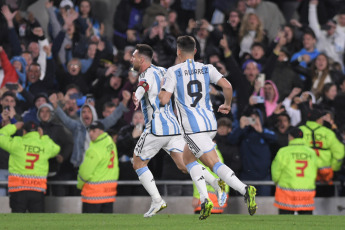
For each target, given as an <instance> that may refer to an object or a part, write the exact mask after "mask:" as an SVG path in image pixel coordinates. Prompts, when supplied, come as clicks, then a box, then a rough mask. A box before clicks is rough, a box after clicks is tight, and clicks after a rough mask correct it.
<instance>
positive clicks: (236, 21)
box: [223, 10, 242, 60]
mask: <svg viewBox="0 0 345 230" xmlns="http://www.w3.org/2000/svg"><path fill="white" fill-rule="evenodd" d="M241 17H242V15H241V13H240V12H238V11H237V10H231V11H230V13H229V18H226V20H224V24H223V34H224V35H225V36H226V40H227V42H228V46H229V48H230V50H231V51H232V53H233V54H234V56H235V57H236V60H239V58H238V57H239V54H240V45H239V42H238V34H239V31H240V27H241Z"/></svg>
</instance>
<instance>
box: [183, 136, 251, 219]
mask: <svg viewBox="0 0 345 230" xmlns="http://www.w3.org/2000/svg"><path fill="white" fill-rule="evenodd" d="M215 134H216V132H209V133H197V134H193V135H190V137H189V139H191V141H192V142H193V143H194V145H195V146H197V150H198V152H197V154H196V156H197V157H199V160H200V161H201V162H202V163H203V164H204V165H206V166H207V167H209V168H210V169H212V171H213V172H214V173H215V174H217V175H218V176H219V178H220V179H222V180H223V181H225V183H227V184H228V185H229V186H230V187H232V188H233V189H235V190H236V191H238V192H239V193H241V194H242V195H243V196H244V198H245V201H246V203H247V206H248V212H249V214H250V215H253V214H254V213H255V211H256V208H257V205H256V203H255V195H256V189H255V188H254V187H253V186H247V185H245V184H244V183H242V182H241V181H240V180H239V179H238V178H237V177H236V175H235V173H234V172H233V171H232V170H231V169H230V168H229V167H228V166H226V165H225V164H223V163H221V162H220V161H219V158H218V155H217V152H216V150H215V148H214V146H215V144H214V143H213V141H212V139H213V138H214V136H215Z"/></svg>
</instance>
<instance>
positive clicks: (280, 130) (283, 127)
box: [269, 107, 292, 160]
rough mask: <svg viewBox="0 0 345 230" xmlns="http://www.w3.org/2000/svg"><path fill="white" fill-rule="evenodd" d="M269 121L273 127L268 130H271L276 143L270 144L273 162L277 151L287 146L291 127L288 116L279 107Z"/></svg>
mask: <svg viewBox="0 0 345 230" xmlns="http://www.w3.org/2000/svg"><path fill="white" fill-rule="evenodd" d="M269 119H271V120H272V123H273V125H274V126H273V127H270V128H272V130H273V132H274V133H275V134H276V136H277V141H276V142H274V143H271V144H270V150H271V160H273V159H274V157H275V156H276V154H277V152H278V150H279V149H281V148H283V147H285V146H287V145H288V143H289V140H288V133H289V131H290V129H291V128H292V126H291V123H290V117H289V115H288V114H287V113H286V112H282V111H281V109H280V108H279V107H278V108H277V109H276V110H275V111H274V114H273V115H272V116H271V117H270V118H269Z"/></svg>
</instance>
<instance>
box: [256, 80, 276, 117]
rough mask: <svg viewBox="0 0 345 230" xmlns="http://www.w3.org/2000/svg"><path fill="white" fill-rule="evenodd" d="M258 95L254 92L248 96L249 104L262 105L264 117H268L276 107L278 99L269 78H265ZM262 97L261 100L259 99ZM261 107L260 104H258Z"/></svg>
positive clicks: (274, 86)
mask: <svg viewBox="0 0 345 230" xmlns="http://www.w3.org/2000/svg"><path fill="white" fill-rule="evenodd" d="M258 95H259V96H257V94H256V93H254V94H253V96H251V97H250V98H249V104H250V105H252V106H253V105H260V104H262V105H263V108H262V109H264V110H263V111H264V113H265V115H266V117H269V116H271V115H272V114H273V112H274V110H275V109H276V108H277V105H278V100H279V92H278V89H277V87H276V85H275V84H274V82H272V81H271V80H266V81H265V83H264V86H263V87H262V88H261V89H260V91H259V93H258ZM262 99H263V101H261V100H262ZM260 107H262V106H260Z"/></svg>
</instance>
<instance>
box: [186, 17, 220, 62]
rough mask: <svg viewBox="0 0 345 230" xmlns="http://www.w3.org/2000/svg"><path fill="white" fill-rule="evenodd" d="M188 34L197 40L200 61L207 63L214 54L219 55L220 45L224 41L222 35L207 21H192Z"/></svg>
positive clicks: (189, 24) (189, 23) (190, 21)
mask: <svg viewBox="0 0 345 230" xmlns="http://www.w3.org/2000/svg"><path fill="white" fill-rule="evenodd" d="M186 32H187V34H189V35H191V36H194V37H195V38H196V41H197V45H198V48H197V57H198V59H200V60H202V61H203V62H206V60H207V59H208V58H209V57H210V56H211V55H212V54H214V53H219V48H218V45H219V41H220V39H222V33H221V32H220V31H219V30H218V29H217V27H215V26H213V25H211V24H210V23H209V22H208V21H207V20H206V19H201V20H197V21H195V20H194V19H190V20H189V22H188V28H187V30H186Z"/></svg>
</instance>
